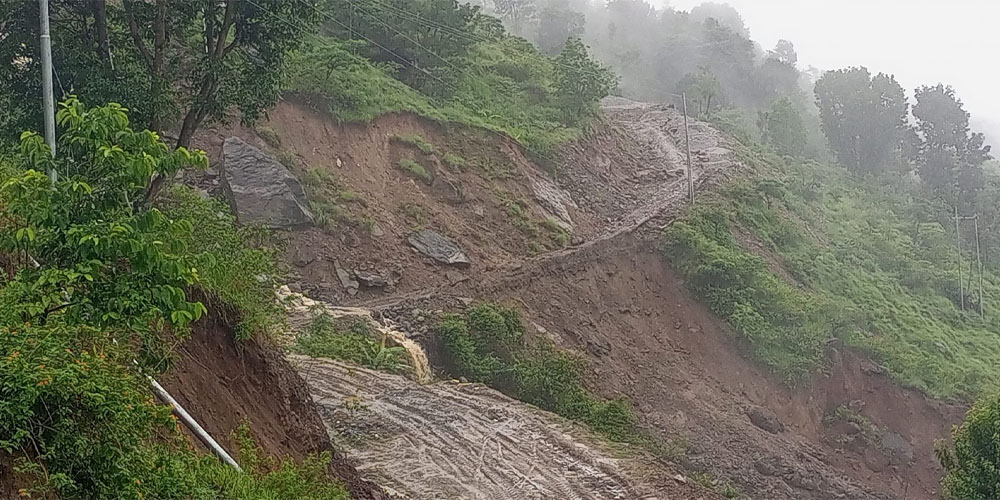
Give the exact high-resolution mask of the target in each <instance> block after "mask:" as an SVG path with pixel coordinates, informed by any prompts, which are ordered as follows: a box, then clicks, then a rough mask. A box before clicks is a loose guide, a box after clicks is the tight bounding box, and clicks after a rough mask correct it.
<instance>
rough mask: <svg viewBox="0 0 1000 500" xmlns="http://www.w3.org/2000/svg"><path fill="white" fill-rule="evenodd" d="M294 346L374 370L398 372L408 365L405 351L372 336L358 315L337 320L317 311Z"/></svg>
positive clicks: (305, 352)
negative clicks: (350, 318) (349, 318)
mask: <svg viewBox="0 0 1000 500" xmlns="http://www.w3.org/2000/svg"><path fill="white" fill-rule="evenodd" d="M294 350H295V351H296V352H298V353H299V354H305V355H306V356H312V357H314V358H330V359H339V360H342V361H350V362H352V363H357V364H359V365H362V366H367V367H369V368H372V369H375V370H383V371H387V372H390V373H401V372H404V371H406V370H408V369H409V365H408V364H407V363H406V351H405V350H404V349H403V348H402V347H398V346H388V345H386V339H385V338H384V337H383V338H382V339H380V340H376V337H375V332H374V331H373V330H372V328H371V326H370V325H369V324H368V323H366V322H365V321H363V320H361V319H356V318H355V319H353V320H337V319H335V318H333V317H332V316H330V315H329V314H324V313H320V314H317V315H315V316H313V318H312V319H311V320H310V322H309V324H308V325H306V327H305V329H304V330H303V331H302V332H301V333H300V334H299V336H298V338H297V339H296V343H295V347H294Z"/></svg>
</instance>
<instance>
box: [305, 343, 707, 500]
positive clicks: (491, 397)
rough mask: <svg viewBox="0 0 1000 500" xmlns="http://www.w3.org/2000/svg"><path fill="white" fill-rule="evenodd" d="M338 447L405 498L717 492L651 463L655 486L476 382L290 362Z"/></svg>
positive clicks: (601, 449)
mask: <svg viewBox="0 0 1000 500" xmlns="http://www.w3.org/2000/svg"><path fill="white" fill-rule="evenodd" d="M292 362H293V364H295V365H296V366H297V367H298V369H299V371H300V373H301V374H302V376H303V378H305V379H306V381H307V382H308V383H309V388H310V392H311V393H312V395H313V398H314V399H315V400H316V401H317V403H318V405H319V408H320V414H321V415H322V416H323V419H324V421H325V422H326V424H327V426H328V429H329V431H330V433H331V435H332V436H333V437H334V439H335V441H336V442H337V444H338V446H341V447H346V448H347V449H349V450H350V451H349V454H350V456H351V457H352V458H354V459H356V460H357V462H358V463H359V464H361V465H359V468H360V470H361V472H362V474H364V475H365V476H366V477H368V478H371V479H373V480H374V481H376V482H378V483H379V484H382V485H384V486H387V487H389V488H391V489H392V490H393V491H395V492H397V493H398V494H400V495H401V496H403V497H405V498H411V499H414V500H431V499H438V498H461V499H469V500H485V499H497V500H499V499H512V500H513V499H525V500H527V499H549V498H560V499H563V498H565V499H579V500H591V499H593V500H597V499H621V500H626V499H627V500H633V499H656V498H660V499H668V498H669V499H681V498H685V499H687V498H690V499H696V498H702V499H705V500H708V499H716V498H719V499H721V498H722V497H720V496H718V495H716V494H714V493H712V492H708V491H705V490H704V489H702V488H699V487H697V486H695V485H694V484H693V483H681V482H678V481H676V480H674V479H673V478H671V477H669V475H666V474H665V473H666V471H667V469H664V468H662V467H661V468H659V469H658V472H660V474H661V475H660V476H659V477H658V478H657V480H655V482H645V481H640V480H639V479H637V478H636V477H635V475H634V474H633V473H632V471H633V470H638V469H642V468H645V467H648V465H645V464H643V462H642V460H641V459H638V458H621V457H620V458H615V457H614V454H613V453H612V452H611V451H610V450H608V449H607V448H606V447H605V446H603V445H601V444H599V443H600V440H599V439H596V438H594V437H593V436H591V435H590V434H589V433H588V432H586V431H585V430H583V429H581V428H579V427H578V426H574V425H572V424H571V423H569V422H566V421H565V420H563V419H561V418H559V417H558V416H556V415H552V414H550V413H548V412H544V411H541V410H537V409H535V408H533V407H530V406H528V405H525V404H524V403H521V402H519V401H515V400H512V399H510V398H508V397H506V396H504V395H502V394H500V393H499V392H497V391H494V390H492V389H490V388H488V387H485V386H483V385H480V384H460V383H456V382H439V383H435V384H429V385H415V384H414V383H413V382H412V381H411V380H409V379H407V378H404V377H402V376H399V375H391V374H386V373H382V372H376V371H372V370H367V369H363V368H358V367H355V366H349V365H345V364H342V363H338V362H334V361H329V360H317V359H314V358H307V357H295V358H293V360H292Z"/></svg>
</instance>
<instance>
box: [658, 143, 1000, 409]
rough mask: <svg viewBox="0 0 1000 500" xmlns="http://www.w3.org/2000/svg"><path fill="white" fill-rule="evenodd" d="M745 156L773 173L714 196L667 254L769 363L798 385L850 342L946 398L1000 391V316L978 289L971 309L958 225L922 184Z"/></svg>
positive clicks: (677, 227) (900, 376)
mask: <svg viewBox="0 0 1000 500" xmlns="http://www.w3.org/2000/svg"><path fill="white" fill-rule="evenodd" d="M740 154H741V156H742V157H743V159H744V160H745V161H749V162H752V163H754V164H755V165H756V166H757V167H758V169H761V170H763V171H765V172H770V175H772V177H766V178H759V179H756V180H744V181H737V182H735V183H734V184H732V185H730V186H729V187H727V188H725V189H723V190H722V191H721V192H720V193H718V194H717V195H706V196H704V197H703V198H702V202H701V203H700V204H699V205H698V206H696V208H694V209H693V210H692V211H691V212H690V213H688V214H687V215H686V216H684V217H682V218H681V220H679V221H678V222H677V223H675V224H674V225H673V226H672V227H671V228H670V229H668V230H667V232H666V239H665V242H666V245H665V252H666V255H667V256H668V257H669V258H670V260H671V263H672V264H673V265H674V266H675V267H676V268H677V269H678V271H680V272H681V274H682V275H684V277H685V278H686V280H687V283H688V285H689V286H690V287H691V288H692V289H693V290H694V291H695V292H696V293H698V294H699V295H700V296H701V297H702V298H704V299H705V300H706V302H707V303H708V305H709V307H711V309H712V310H713V311H715V312H716V313H718V314H719V315H720V316H722V317H724V318H726V319H727V320H729V322H730V323H731V324H732V325H733V327H734V328H735V330H736V332H737V333H738V334H740V335H741V336H743V337H744V338H745V339H746V340H747V342H748V344H749V346H750V349H751V351H752V353H753V355H754V356H755V357H756V358H757V359H759V360H760V361H761V362H762V363H763V364H765V365H766V366H768V367H770V368H771V369H773V370H774V371H775V372H777V373H779V374H781V375H782V376H783V377H784V378H785V379H786V380H788V381H790V382H794V381H799V380H803V378H804V377H806V376H807V375H808V374H809V373H811V372H813V371H814V370H816V369H818V368H819V367H821V366H822V360H823V351H824V348H825V345H826V344H827V343H828V341H829V340H831V339H838V340H839V341H841V342H843V343H844V344H845V345H847V346H850V347H853V348H856V349H859V350H861V351H863V352H867V353H869V354H870V355H871V356H872V358H874V359H875V360H876V361H877V362H879V363H882V364H884V365H885V366H886V367H887V368H888V370H889V373H890V374H891V375H892V376H893V377H895V378H896V379H897V380H899V381H900V382H902V383H903V384H904V385H908V386H912V387H916V388H919V389H921V390H924V391H925V392H927V393H928V394H931V395H934V396H941V397H958V398H974V397H976V396H977V395H979V394H981V393H982V392H983V391H984V390H987V389H990V388H994V387H996V386H997V384H998V382H1000V375H998V374H997V372H996V371H995V370H994V369H993V368H992V367H995V366H998V363H1000V336H998V335H997V329H996V326H995V325H997V324H1000V310H996V309H993V310H991V309H990V308H987V309H986V317H985V319H980V318H979V317H978V314H976V313H974V311H975V309H976V305H977V304H978V301H979V300H980V298H979V297H978V291H976V290H975V289H973V291H971V292H969V294H968V296H967V297H966V304H967V307H968V308H969V309H968V310H965V311H963V310H962V308H961V307H960V302H959V280H958V269H957V265H956V262H955V256H956V250H955V247H954V244H953V241H954V240H953V235H952V234H949V231H948V230H947V229H946V227H947V226H944V225H943V224H947V223H948V219H947V218H946V217H947V216H944V218H943V220H941V219H937V220H936V217H937V216H938V215H939V214H941V212H940V211H936V210H935V206H934V205H932V204H922V203H920V202H918V201H916V200H918V199H919V198H918V197H917V194H918V193H920V192H921V191H920V190H921V187H920V186H914V185H912V184H909V183H907V181H905V180H899V179H896V180H893V179H891V178H879V179H877V180H876V179H859V178H856V177H854V176H852V175H850V174H849V173H848V172H847V171H845V170H843V169H841V168H839V167H836V166H827V165H823V164H819V163H816V162H808V161H807V162H803V161H799V160H790V161H789V162H788V163H785V161H784V160H782V159H781V158H779V157H777V156H775V155H773V154H769V153H766V152H763V151H751V150H745V151H742V152H741V153H740ZM776 178H780V179H783V180H782V181H780V182H776V181H775V179H776ZM939 220H940V222H939ZM753 243H758V244H759V245H760V246H761V247H762V248H763V249H764V255H763V256H761V255H757V254H755V253H754V251H753V250H751V249H750V246H751V244H753ZM765 257H767V259H768V260H765ZM973 259H974V258H973ZM963 260H964V262H963V266H966V267H967V268H968V266H969V265H970V264H969V260H968V259H963ZM785 273H787V274H785ZM966 279H969V274H968V273H966ZM984 284H985V294H986V296H987V297H1000V279H998V278H997V276H996V275H995V274H993V273H991V272H990V271H989V270H987V272H986V273H985V278H984ZM967 285H971V282H970V283H968V284H967ZM969 288H973V287H971V286H970V287H969Z"/></svg>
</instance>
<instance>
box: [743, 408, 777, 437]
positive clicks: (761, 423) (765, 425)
mask: <svg viewBox="0 0 1000 500" xmlns="http://www.w3.org/2000/svg"><path fill="white" fill-rule="evenodd" d="M749 416H750V423H752V424H753V425H756V426H757V427H760V428H761V429H764V430H765V431H767V432H770V433H771V434H777V433H779V432H784V430H785V424H783V423H781V420H778V416H777V415H775V414H774V413H773V412H771V411H770V410H768V409H766V408H759V407H757V408H753V409H751V410H750V412H749Z"/></svg>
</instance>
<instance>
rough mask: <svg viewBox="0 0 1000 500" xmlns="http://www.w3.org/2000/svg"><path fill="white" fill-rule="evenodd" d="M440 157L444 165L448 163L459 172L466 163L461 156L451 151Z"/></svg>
mask: <svg viewBox="0 0 1000 500" xmlns="http://www.w3.org/2000/svg"><path fill="white" fill-rule="evenodd" d="M441 159H442V160H443V161H444V163H445V164H446V165H448V166H449V167H454V168H455V169H457V170H458V171H459V172H461V171H462V170H464V169H465V165H466V164H467V162H466V161H465V158H462V157H461V156H459V155H457V154H455V153H451V152H448V153H445V154H444V157H443V158H441Z"/></svg>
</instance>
